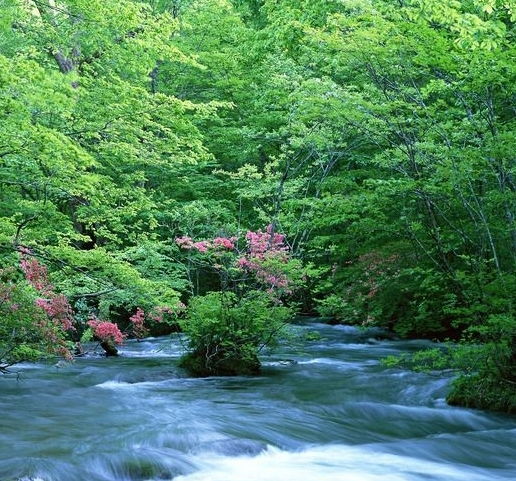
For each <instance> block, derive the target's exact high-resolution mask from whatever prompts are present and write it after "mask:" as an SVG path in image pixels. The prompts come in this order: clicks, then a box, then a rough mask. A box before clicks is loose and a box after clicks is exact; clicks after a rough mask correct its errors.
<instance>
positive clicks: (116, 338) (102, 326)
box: [88, 317, 126, 344]
mask: <svg viewBox="0 0 516 481" xmlns="http://www.w3.org/2000/svg"><path fill="white" fill-rule="evenodd" d="M88 326H90V327H91V328H92V329H93V334H94V335H95V337H96V338H97V339H98V340H99V341H101V342H112V343H114V344H122V343H123V342H124V339H125V337H126V336H125V335H124V334H122V332H121V331H120V329H119V328H118V326H117V325H116V324H115V323H113V322H108V321H101V320H99V319H97V318H95V317H92V318H91V319H90V320H89V321H88Z"/></svg>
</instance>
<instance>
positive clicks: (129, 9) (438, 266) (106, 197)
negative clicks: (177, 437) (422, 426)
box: [0, 0, 516, 412]
mask: <svg viewBox="0 0 516 481" xmlns="http://www.w3.org/2000/svg"><path fill="white" fill-rule="evenodd" d="M0 7H1V10H2V18H1V19H0V43H1V45H2V52H1V53H0V117H1V120H0V122H1V125H2V129H0V206H1V208H0V268H1V272H0V276H1V285H0V312H1V315H2V322H1V324H0V359H1V361H0V370H2V371H5V370H8V369H9V366H11V365H13V364H15V363H17V362H20V361H24V360H34V359H39V358H40V357H41V356H45V355H49V354H50V355H64V356H65V357H67V356H68V357H70V356H71V357H73V355H74V345H75V344H74V343H77V342H80V341H81V339H82V340H85V339H97V340H98V341H99V342H102V343H104V345H105V346H106V348H107V351H106V352H111V354H116V343H117V342H119V341H120V340H123V338H124V336H134V337H137V338H138V337H142V336H145V335H146V334H147V333H152V334H166V333H170V332H173V331H177V330H182V331H183V333H185V335H187V338H188V340H187V341H186V347H187V349H188V354H187V356H186V358H185V361H184V362H185V363H186V364H187V365H188V366H189V367H190V368H191V369H192V370H194V371H196V372H197V373H199V374H215V373H216V371H217V369H218V368H220V370H221V372H222V373H227V374H230V373H234V372H236V371H235V369H236V367H235V366H238V365H242V366H246V367H245V372H255V371H256V369H257V368H258V367H259V362H258V358H257V353H258V352H259V351H260V349H261V348H262V347H263V346H265V345H267V344H269V343H270V342H271V343H272V341H273V340H275V339H276V335H277V334H278V335H279V333H281V329H280V326H281V325H283V324H284V323H285V322H286V321H288V320H289V319H290V318H291V317H292V316H293V315H294V314H295V313H300V312H301V313H312V314H314V313H315V314H318V315H321V316H329V317H331V318H332V319H333V320H334V321H335V322H342V323H352V324H356V325H364V326H378V327H381V328H387V329H389V330H390V331H392V332H393V333H395V334H396V335H399V336H402V337H408V338H416V337H422V338H428V339H433V340H436V341H439V342H443V341H447V340H449V341H452V342H454V343H455V345H457V344H458V345H459V346H460V347H459V348H457V350H456V351H453V352H456V353H457V354H456V355H455V354H454V358H455V357H456V358H457V359H456V360H454V364H453V367H454V368H455V369H457V373H458V374H457V376H458V377H457V380H456V382H455V383H454V384H453V386H452V390H451V393H450V397H449V401H450V402H451V403H453V404H459V405H466V406H470V407H479V408H483V409H495V410H502V411H506V412H514V410H515V396H516V395H515V384H514V383H515V379H514V374H513V373H514V372H515V371H516V352H515V347H514V346H515V342H514V341H515V336H516V313H515V307H514V293H515V292H516V270H515V261H516V223H515V212H516V180H515V178H514V176H515V175H516V172H515V166H516V164H515V157H514V152H515V151H516V145H515V144H516V110H515V108H514V105H515V99H516V90H515V89H516V69H515V67H514V58H515V56H516V51H515V49H516V41H515V40H516V39H515V24H516V3H515V2H514V0H504V1H499V0H471V1H468V2H456V1H453V0H444V1H442V0H441V1H437V0H403V1H400V2H396V4H393V3H392V2H389V1H386V0H339V1H332V2H328V1H325V0H315V1H308V0H303V1H299V0H296V1H293V0H281V1H276V0H252V1H251V0H249V1H241V0H188V1H162V0H152V1H150V0H104V1H102V2H100V1H96V0H93V1H91V0H90V1H88V2H85V1H83V0H59V1H50V0H40V1H37V2H33V1H30V0H29V1H21V0H0ZM264 226H270V227H269V228H267V227H264ZM260 229H264V230H263V231H261V230H260ZM267 229H269V230H267ZM246 233H254V234H255V235H258V236H263V238H261V237H260V239H261V240H260V242H262V241H263V242H265V250H264V251H263V252H262V254H263V259H262V258H259V257H257V256H254V257H253V255H254V254H253V249H254V247H253V245H252V242H254V240H253V239H247V238H246ZM276 235H280V236H281V243H280V244H277V245H276V244H275V242H276V241H275V239H276V237H275V236H276ZM217 239H218V240H217ZM249 243H251V244H249ZM230 244H231V245H232V246H233V248H230ZM262 247H263V246H262ZM269 254H270V255H269ZM31 269H32V270H31ZM37 269H40V270H41V272H40V278H37V277H31V276H33V270H34V271H36V270H37ZM47 270H48V271H47ZM43 271H44V272H43ZM273 277H274V279H275V280H274V281H272V278H273ZM439 352H440V353H442V352H443V350H439ZM444 352H446V350H444ZM442 355H443V356H444V361H446V358H447V355H446V353H444V354H442ZM428 356H430V357H435V353H431V354H428ZM230 359H233V361H235V362H233V361H230ZM420 361H421V362H422V363H423V365H425V362H426V361H423V360H421V359H420ZM437 361H438V362H437ZM444 361H443V360H442V359H438V360H436V362H437V365H442V363H444Z"/></svg>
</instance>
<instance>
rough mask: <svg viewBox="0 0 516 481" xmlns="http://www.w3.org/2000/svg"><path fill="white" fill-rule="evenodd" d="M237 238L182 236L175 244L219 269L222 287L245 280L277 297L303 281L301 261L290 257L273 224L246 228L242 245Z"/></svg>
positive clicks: (198, 263)
mask: <svg viewBox="0 0 516 481" xmlns="http://www.w3.org/2000/svg"><path fill="white" fill-rule="evenodd" d="M237 240H238V238H237V237H216V238H214V239H212V240H202V241H194V240H193V239H192V238H190V237H188V236H183V237H178V238H176V244H177V245H178V246H179V247H180V248H181V249H184V250H187V251H190V252H196V253H197V254H198V256H197V257H196V258H195V260H196V263H194V265H195V266H196V267H201V268H205V269H210V270H211V271H216V272H218V273H219V275H220V278H221V288H222V290H224V289H226V288H227V287H228V286H229V285H231V282H232V281H233V283H238V284H239V286H240V287H241V286H242V282H245V283H246V284H247V286H248V288H250V289H263V290H265V291H266V292H267V293H268V294H269V295H271V296H272V297H275V298H277V299H279V298H281V297H283V296H285V295H290V294H292V293H293V291H294V290H295V288H296V287H298V286H299V285H300V284H301V283H302V281H303V279H302V277H303V274H302V269H301V265H300V263H299V262H298V261H296V260H294V259H292V258H291V256H290V252H289V247H288V245H287V243H286V240H285V236H284V235H283V234H279V233H277V232H274V229H273V226H272V225H269V226H267V228H266V229H265V231H262V230H257V231H256V232H253V231H248V232H247V233H246V235H245V248H244V249H241V250H240V249H238V247H237V245H238V244H237ZM192 259H193V258H192V257H190V260H191V261H192Z"/></svg>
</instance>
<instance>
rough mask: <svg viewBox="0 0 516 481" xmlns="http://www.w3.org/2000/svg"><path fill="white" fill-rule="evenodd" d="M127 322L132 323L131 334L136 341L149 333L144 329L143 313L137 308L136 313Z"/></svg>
mask: <svg viewBox="0 0 516 481" xmlns="http://www.w3.org/2000/svg"><path fill="white" fill-rule="evenodd" d="M129 320H130V321H131V322H132V323H133V334H134V335H135V337H137V338H138V339H142V338H143V337H145V335H146V334H147V333H148V332H149V331H148V329H147V328H146V327H145V312H144V311H143V310H142V309H140V308H139V307H138V308H137V309H136V313H135V314H133V315H132V316H131V317H130V318H129Z"/></svg>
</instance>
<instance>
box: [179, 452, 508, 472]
mask: <svg viewBox="0 0 516 481" xmlns="http://www.w3.org/2000/svg"><path fill="white" fill-rule="evenodd" d="M207 454H208V453H204V455H203V456H202V457H201V456H198V457H197V459H196V464H197V466H198V467H199V470H198V471H196V472H194V473H192V474H188V475H183V476H179V477H176V478H174V481H242V480H245V481H278V480H280V479H281V480H283V481H299V480H303V481H385V480H386V479H388V480H389V481H423V480H429V479H432V480H435V481H437V480H439V481H493V480H494V479H507V478H501V477H500V478H499V477H496V476H494V475H493V473H492V471H491V472H490V473H486V472H482V470H479V469H478V468H471V467H469V466H464V467H463V469H461V468H460V467H458V466H456V465H455V466H454V465H451V464H450V465H448V464H442V463H436V462H432V461H426V460H422V459H415V458H411V457H408V456H399V455H393V454H387V453H383V452H378V451H374V450H373V449H370V448H363V447H355V446H343V445H329V446H317V447H313V448H309V449H306V450H303V451H299V452H288V451H283V450H280V449H277V448H273V447H268V449H267V450H266V451H264V452H262V453H261V454H259V455H258V456H255V457H249V456H239V457H224V456H213V455H211V453H210V455H209V456H207Z"/></svg>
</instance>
